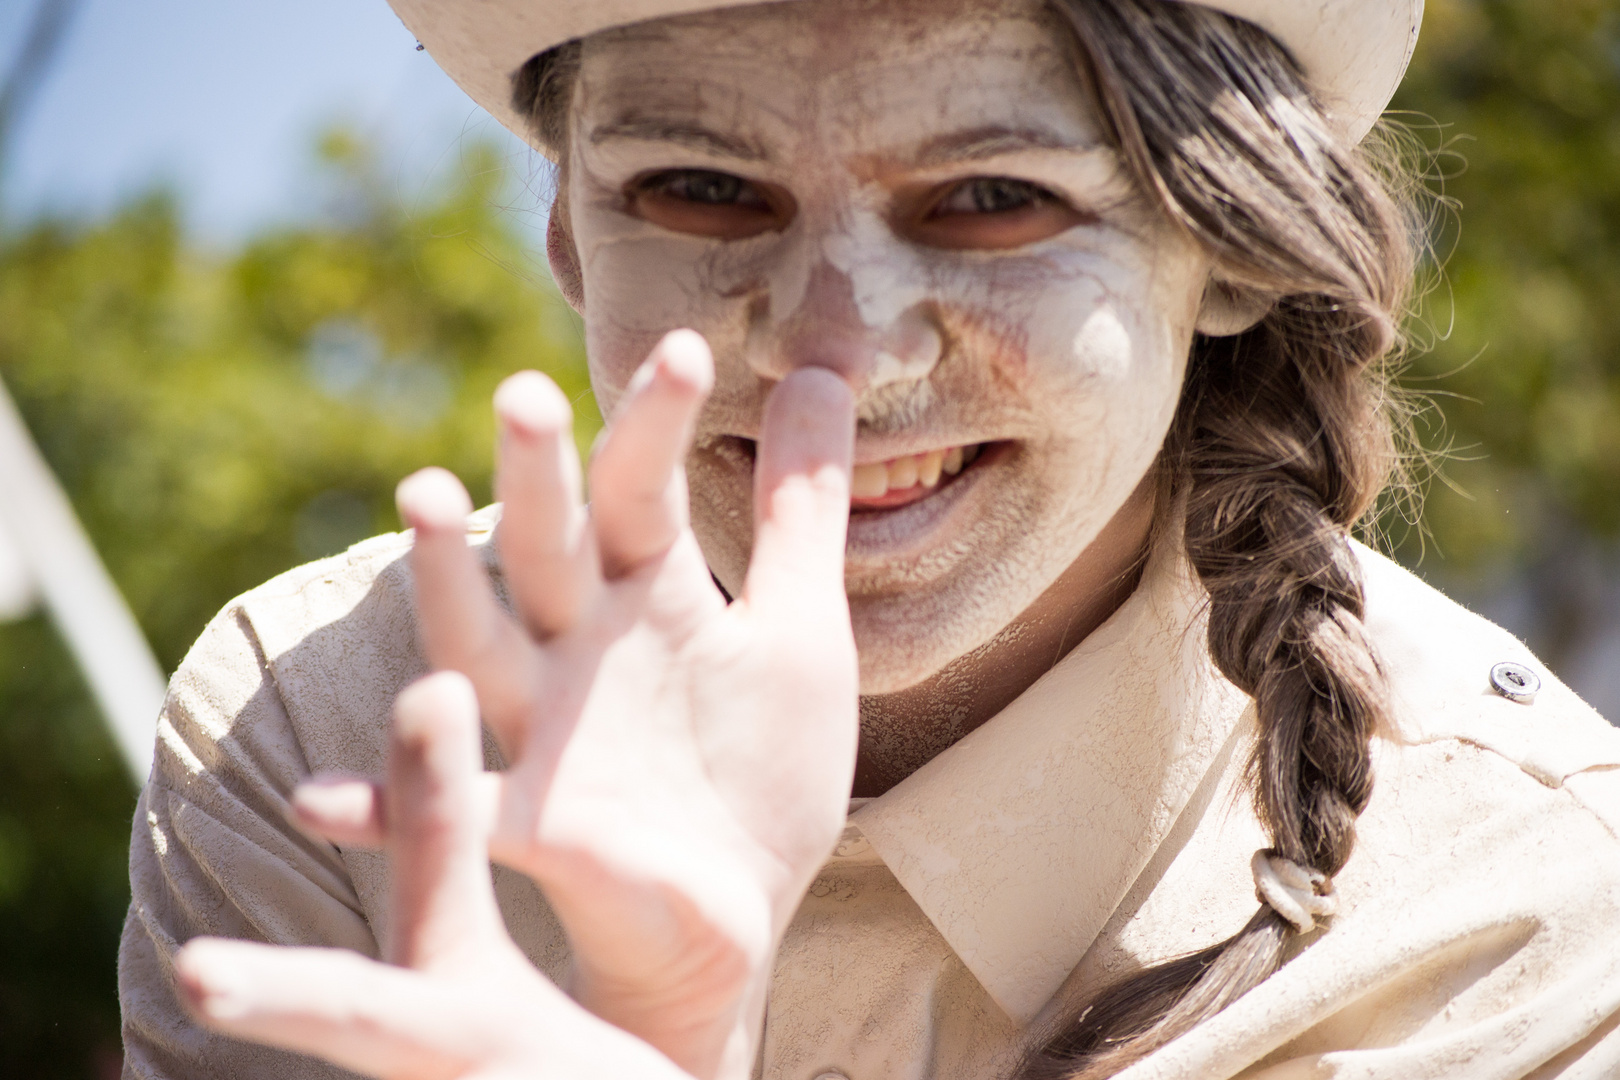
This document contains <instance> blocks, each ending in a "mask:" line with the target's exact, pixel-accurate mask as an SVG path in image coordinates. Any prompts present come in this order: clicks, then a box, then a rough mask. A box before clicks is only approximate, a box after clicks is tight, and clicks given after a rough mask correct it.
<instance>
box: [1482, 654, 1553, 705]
mask: <svg viewBox="0 0 1620 1080" xmlns="http://www.w3.org/2000/svg"><path fill="white" fill-rule="evenodd" d="M1491 689H1492V690H1495V691H1496V692H1497V693H1498V694H1501V695H1502V696H1503V697H1505V698H1507V699H1508V700H1509V701H1517V702H1518V703H1519V704H1520V705H1528V704H1530V703H1531V702H1532V701H1534V700H1536V691H1538V690H1540V689H1541V678H1540V677H1539V676H1538V675H1537V674H1536V673H1535V672H1533V671H1531V670H1530V669H1529V668H1527V667H1525V666H1524V665H1523V664H1515V663H1512V662H1511V661H1508V662H1504V663H1500V664H1497V665H1496V666H1495V667H1493V668H1491Z"/></svg>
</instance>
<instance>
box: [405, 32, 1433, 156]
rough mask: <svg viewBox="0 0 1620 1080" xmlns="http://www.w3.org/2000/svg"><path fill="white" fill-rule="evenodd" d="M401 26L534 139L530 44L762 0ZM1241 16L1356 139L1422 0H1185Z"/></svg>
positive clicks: (1408, 54)
mask: <svg viewBox="0 0 1620 1080" xmlns="http://www.w3.org/2000/svg"><path fill="white" fill-rule="evenodd" d="M389 2H390V3H391V4H392V5H393V8H394V11H395V12H396V13H398V15H399V17H400V19H401V20H402V21H403V22H404V23H405V26H406V28H407V29H409V30H410V31H411V33H412V34H414V35H416V39H417V40H418V41H419V42H421V43H422V45H423V46H425V47H426V49H427V51H428V53H429V54H430V55H431V56H432V57H433V59H434V60H435V61H436V62H437V63H438V65H439V66H440V67H441V68H443V69H444V71H445V73H446V74H447V75H449V76H450V77H451V78H452V79H454V80H455V82H456V84H457V85H458V86H460V87H461V88H462V89H463V90H465V91H466V92H467V94H468V96H469V97H471V98H472V99H473V100H474V101H475V102H477V103H478V104H479V105H480V106H482V107H483V108H484V109H485V110H487V111H488V112H489V114H490V115H491V116H493V117H495V119H497V120H499V121H500V122H501V123H502V124H504V125H505V126H506V127H507V128H509V129H511V130H512V131H513V132H514V133H516V134H517V135H518V136H519V137H520V138H522V139H524V140H525V141H527V142H529V143H531V144H534V145H535V146H536V148H537V149H539V150H541V151H542V152H544V151H545V149H546V148H545V147H544V146H540V145H539V144H538V143H536V142H535V138H534V133H533V132H532V131H530V130H529V125H528V124H527V122H526V121H525V119H524V118H523V117H521V116H519V115H518V114H517V112H516V111H515V110H514V109H513V108H512V102H511V98H512V82H511V79H512V74H513V73H514V72H516V71H517V69H518V68H520V67H521V66H522V65H523V64H524V63H525V62H526V61H528V60H529V58H530V57H532V56H534V55H535V54H536V53H540V52H544V51H545V50H547V49H550V48H553V47H555V46H557V45H561V44H562V43H563V42H566V41H572V40H573V39H575V38H581V37H584V36H586V35H587V34H592V33H595V32H596V31H598V30H606V29H609V28H611V27H615V26H628V25H630V24H631V23H638V22H645V21H646V20H649V19H658V18H664V17H667V16H671V15H686V14H691V13H693V12H698V11H715V10H719V9H721V8H728V7H742V6H745V5H748V4H756V3H758V2H759V0H389ZM1188 2H1190V3H1195V4H1199V5H1201V6H1203V7H1208V8H1213V9H1215V10H1217V11H1222V12H1225V13H1226V14H1228V15H1235V16H1237V17H1238V18H1241V19H1247V20H1249V21H1250V22H1253V23H1255V24H1256V25H1257V26H1260V27H1261V28H1262V29H1264V30H1266V31H1267V32H1268V33H1270V34H1271V35H1272V36H1273V37H1275V38H1276V39H1277V40H1278V41H1280V42H1281V43H1282V44H1283V46H1284V47H1286V48H1287V49H1288V50H1289V51H1290V52H1291V53H1292V54H1293V56H1294V59H1295V60H1296V61H1298V62H1299V64H1300V66H1301V67H1302V68H1303V69H1304V72H1305V76H1306V78H1307V79H1309V80H1310V83H1311V87H1312V89H1313V91H1314V92H1315V93H1316V95H1317V98H1318V99H1319V100H1320V101H1321V103H1322V106H1323V108H1324V109H1325V110H1326V112H1327V114H1328V118H1329V120H1330V122H1332V123H1333V125H1334V127H1335V128H1336V129H1337V130H1338V131H1339V132H1340V133H1341V134H1343V135H1344V136H1345V137H1346V138H1348V139H1350V140H1351V141H1352V142H1359V141H1360V140H1361V139H1362V138H1363V137H1364V136H1365V135H1366V134H1367V132H1368V131H1369V130H1371V128H1372V126H1373V124H1374V123H1375V122H1376V121H1377V120H1378V117H1379V115H1380V114H1382V113H1383V111H1384V108H1385V106H1387V105H1388V104H1389V100H1390V98H1391V97H1393V96H1394V94H1395V88H1396V87H1397V86H1399V85H1400V81H1401V77H1402V76H1403V75H1405V73H1406V67H1407V64H1408V63H1409V62H1410V61H1411V59H1412V50H1413V48H1414V47H1415V46H1416V45H1417V37H1418V28H1419V26H1420V25H1421V23H1422V21H1423V0H1188Z"/></svg>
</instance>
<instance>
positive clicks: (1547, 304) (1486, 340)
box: [1396, 0, 1620, 659]
mask: <svg viewBox="0 0 1620 1080" xmlns="http://www.w3.org/2000/svg"><path fill="white" fill-rule="evenodd" d="M1396 106H1397V107H1399V108H1404V109H1410V110H1413V111H1414V112H1416V113H1418V114H1422V115H1424V116H1427V117H1430V118H1432V119H1433V120H1434V121H1436V122H1437V123H1438V124H1439V125H1440V126H1439V128H1438V139H1439V142H1441V143H1442V144H1443V145H1444V146H1445V147H1446V149H1447V150H1449V151H1452V152H1453V153H1452V154H1447V155H1444V156H1442V157H1441V158H1440V160H1439V162H1438V167H1439V171H1440V172H1442V173H1449V174H1451V175H1448V176H1447V177H1446V179H1445V182H1444V191H1445V194H1446V195H1447V196H1448V197H1450V198H1452V199H1455V200H1456V203H1457V205H1458V214H1457V215H1456V216H1454V217H1452V218H1451V219H1450V220H1449V221H1447V222H1446V223H1445V227H1444V228H1443V229H1442V230H1441V231H1440V233H1439V236H1438V239H1437V245H1438V247H1439V249H1440V251H1441V253H1442V254H1443V255H1444V254H1446V253H1448V252H1449V253H1450V258H1449V261H1448V263H1447V265H1446V281H1445V283H1444V284H1443V286H1442V287H1441V288H1440V289H1438V290H1437V291H1435V292H1434V293H1433V294H1432V295H1431V296H1430V298H1429V301H1428V304H1427V306H1426V309H1425V311H1424V312H1423V316H1424V321H1425V322H1426V323H1427V325H1428V326H1429V327H1431V328H1434V329H1435V330H1438V331H1440V332H1442V333H1445V332H1447V331H1449V336H1445V337H1444V338H1443V339H1442V340H1440V341H1438V342H1437V343H1436V344H1435V347H1434V348H1433V350H1432V351H1431V352H1430V353H1428V354H1427V355H1425V356H1422V357H1420V358H1419V359H1418V361H1417V362H1416V364H1415V366H1414V368H1413V370H1412V372H1411V373H1410V376H1409V378H1408V383H1409V385H1411V386H1413V387H1414V388H1415V389H1418V390H1420V391H1429V392H1432V393H1437V394H1438V395H1441V396H1439V397H1438V398H1437V401H1438V403H1439V404H1440V405H1441V406H1442V408H1443V410H1444V414H1445V417H1446V421H1447V428H1446V432H1445V437H1446V439H1447V440H1448V441H1449V442H1450V444H1451V446H1452V448H1453V451H1454V454H1455V457H1454V459H1453V460H1452V461H1451V462H1449V463H1448V464H1447V465H1446V466H1445V470H1444V471H1445V474H1446V475H1447V477H1448V478H1449V479H1450V480H1451V481H1452V483H1453V484H1454V485H1455V486H1454V487H1453V486H1446V485H1436V486H1435V487H1434V489H1433V491H1432V492H1431V495H1430V498H1429V500H1428V505H1427V508H1426V514H1425V517H1426V522H1427V524H1428V526H1429V528H1430V529H1431V530H1432V533H1433V536H1434V539H1435V540H1436V541H1437V544H1436V547H1437V549H1438V553H1439V554H1440V555H1441V556H1442V557H1443V559H1445V560H1446V561H1448V562H1450V563H1451V564H1453V568H1454V569H1466V568H1468V567H1470V566H1474V567H1480V566H1484V565H1487V564H1492V563H1495V564H1500V563H1502V562H1503V561H1504V560H1514V561H1519V562H1536V561H1543V562H1544V561H1547V560H1549V559H1551V560H1556V559H1557V558H1558V553H1557V551H1556V548H1557V547H1558V546H1559V545H1561V544H1565V543H1568V542H1570V540H1569V538H1570V537H1582V536H1593V535H1595V536H1599V537H1613V536H1614V535H1615V534H1616V533H1620V499H1617V498H1616V497H1615V493H1616V492H1617V491H1620V258H1617V253H1620V5H1617V4H1616V3H1615V0H1558V2H1557V3H1546V2H1544V0H1429V3H1428V8H1427V12H1426V15H1425V21H1424V29H1423V38H1422V43H1421V45H1420V46H1419V49H1418V53H1417V56H1416V57H1415V62H1414V64H1413V67H1412V71H1411V73H1410V75H1409V76H1408V78H1407V80H1406V83H1405V85H1404V87H1403V88H1402V91H1401V94H1400V97H1399V98H1398V99H1397V101H1396ZM1420 133H1422V134H1428V133H1427V132H1421V131H1420ZM1464 163H1466V164H1464ZM1418 336H1419V338H1420V339H1421V338H1422V337H1423V336H1424V334H1423V332H1422V331H1420V332H1419V334H1418ZM1549 659H1551V658H1550V657H1549Z"/></svg>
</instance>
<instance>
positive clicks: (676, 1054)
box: [567, 950, 769, 1080]
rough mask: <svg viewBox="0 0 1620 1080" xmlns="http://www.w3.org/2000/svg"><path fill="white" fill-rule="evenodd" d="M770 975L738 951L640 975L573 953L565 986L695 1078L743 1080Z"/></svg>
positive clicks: (586, 1005)
mask: <svg viewBox="0 0 1620 1080" xmlns="http://www.w3.org/2000/svg"><path fill="white" fill-rule="evenodd" d="M724 951H725V950H716V952H724ZM730 951H731V952H734V950H730ZM768 977H769V970H768V967H767V968H766V970H764V971H753V970H750V967H749V965H747V964H744V963H740V962H738V958H737V957H736V956H734V955H713V956H709V957H704V958H701V959H700V958H696V957H694V958H692V961H691V963H690V966H688V967H687V968H686V970H684V971H682V972H681V973H679V974H672V973H669V972H661V973H657V974H656V975H654V974H653V973H642V975H640V976H638V977H636V978H626V977H624V976H623V975H620V974H610V973H608V972H604V971H601V970H598V969H595V968H593V967H592V966H591V964H590V963H589V962H588V961H587V960H586V959H584V958H580V957H576V958H575V960H574V963H573V965H572V967H571V968H570V971H569V976H568V981H567V990H568V993H569V995H570V996H571V997H573V998H574V1000H575V1001H577V1002H578V1003H579V1004H580V1005H581V1006H583V1007H584V1008H586V1009H588V1010H589V1011H590V1012H591V1013H593V1014H595V1015H596V1016H598V1017H600V1018H601V1019H603V1020H605V1021H607V1022H608V1023H610V1024H613V1025H614V1026H615V1027H618V1028H621V1029H622V1030H624V1031H626V1032H629V1033H630V1034H632V1035H635V1036H636V1037H637V1038H639V1039H641V1040H643V1041H644V1042H646V1043H648V1044H649V1045H651V1046H653V1047H655V1048H656V1049H658V1050H659V1051H660V1052H661V1053H663V1054H664V1056H666V1057H668V1058H669V1059H670V1060H671V1061H673V1062H674V1063H675V1064H676V1065H678V1066H680V1067H681V1069H682V1070H684V1071H685V1072H687V1073H690V1074H691V1075H692V1076H693V1077H696V1078H697V1080H746V1078H747V1076H748V1075H749V1071H750V1069H751V1067H752V1065H753V1056H754V1050H755V1046H754V1043H755V1040H756V1039H757V1034H756V1032H757V1028H758V1026H759V1024H758V1020H759V1019H760V1017H759V1016H756V1015H755V1014H756V1013H761V1012H762V1010H763V1004H764V1000H765V993H764V990H765V986H766V984H767V980H768ZM756 1002H757V1007H756V1005H755V1003H756Z"/></svg>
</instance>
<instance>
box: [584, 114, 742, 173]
mask: <svg viewBox="0 0 1620 1080" xmlns="http://www.w3.org/2000/svg"><path fill="white" fill-rule="evenodd" d="M618 140H628V141H632V142H663V143H675V144H676V145H678V146H684V147H686V148H688V149H691V150H697V151H700V152H702V153H706V154H714V155H716V156H718V157H726V158H733V159H735V160H737V161H755V162H758V161H765V160H767V158H768V157H769V155H767V154H766V153H765V151H764V150H763V149H761V148H760V147H759V146H758V145H757V144H755V143H753V142H751V141H749V140H748V139H743V138H739V137H737V136H735V135H727V134H723V133H722V132H718V131H715V130H713V129H712V128H706V127H704V126H703V125H702V124H695V123H691V122H688V121H683V120H669V119H665V118H663V117H651V116H649V117H628V118H625V119H622V120H615V121H613V122H612V123H608V124H603V125H601V126H600V127H598V128H595V129H594V130H592V131H591V145H592V146H600V145H601V144H602V143H605V142H614V141H618Z"/></svg>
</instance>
